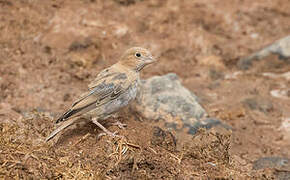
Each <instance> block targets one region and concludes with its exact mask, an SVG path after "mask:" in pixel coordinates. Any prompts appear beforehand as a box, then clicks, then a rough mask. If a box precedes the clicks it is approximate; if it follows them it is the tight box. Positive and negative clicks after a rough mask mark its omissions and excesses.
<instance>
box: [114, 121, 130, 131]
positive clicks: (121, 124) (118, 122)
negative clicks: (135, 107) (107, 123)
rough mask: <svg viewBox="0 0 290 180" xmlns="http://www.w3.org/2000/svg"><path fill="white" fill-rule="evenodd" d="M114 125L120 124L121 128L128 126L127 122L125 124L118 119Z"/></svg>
mask: <svg viewBox="0 0 290 180" xmlns="http://www.w3.org/2000/svg"><path fill="white" fill-rule="evenodd" d="M112 125H114V126H118V127H119V128H120V129H125V127H127V124H123V123H121V122H120V121H116V122H115V123H113V124H112Z"/></svg>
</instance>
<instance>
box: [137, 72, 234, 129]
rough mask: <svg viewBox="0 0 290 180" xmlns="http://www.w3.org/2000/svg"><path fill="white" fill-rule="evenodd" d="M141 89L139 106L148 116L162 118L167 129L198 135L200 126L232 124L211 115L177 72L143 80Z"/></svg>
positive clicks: (138, 110) (156, 118)
mask: <svg viewBox="0 0 290 180" xmlns="http://www.w3.org/2000/svg"><path fill="white" fill-rule="evenodd" d="M140 91H141V92H140V96H139V98H137V103H136V106H135V107H136V110H137V112H138V114H139V115H141V116H142V117H144V119H149V120H152V121H155V122H160V121H162V122H164V125H165V127H167V128H172V129H174V130H177V131H186V132H187V133H189V134H195V133H196V132H197V130H198V128H200V127H203V128H207V129H209V128H211V127H213V126H217V125H221V126H223V127H227V128H228V127H229V126H226V125H224V124H223V123H222V122H221V121H220V120H218V119H214V118H208V114H207V113H206V111H205V110H204V109H203V107H202V106H201V105H200V104H199V102H198V98H197V96H196V95H195V94H194V93H192V92H190V91H189V90H188V89H186V88H185V87H183V86H182V85H181V82H180V81H179V79H178V77H177V75H176V74H173V73H170V74H167V75H164V76H155V77H152V78H150V79H147V80H145V81H142V88H141V90H140Z"/></svg>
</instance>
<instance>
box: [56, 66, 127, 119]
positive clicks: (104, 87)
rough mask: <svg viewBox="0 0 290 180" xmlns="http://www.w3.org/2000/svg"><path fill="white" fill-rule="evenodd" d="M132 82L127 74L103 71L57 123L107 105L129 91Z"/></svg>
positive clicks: (110, 70)
mask: <svg viewBox="0 0 290 180" xmlns="http://www.w3.org/2000/svg"><path fill="white" fill-rule="evenodd" d="M129 86H130V82H128V78H127V75H126V73H120V72H116V71H114V70H112V69H109V70H104V71H102V72H101V73H100V74H99V75H98V76H97V78H96V79H95V80H94V81H93V82H92V83H91V84H89V91H88V92H86V93H85V94H83V95H82V96H81V98H80V99H79V100H77V101H76V102H74V103H73V105H72V107H71V108H70V109H69V110H68V111H66V112H65V113H64V114H63V115H62V116H61V117H60V118H58V119H57V121H56V123H59V122H61V121H65V120H67V119H69V118H71V117H76V116H79V115H82V114H84V113H86V112H88V111H91V110H93V109H95V108H97V107H100V106H101V105H103V104H106V103H108V102H110V101H112V100H114V99H116V98H117V97H119V96H120V95H121V94H122V93H123V92H124V91H126V90H127V89H128V87H129Z"/></svg>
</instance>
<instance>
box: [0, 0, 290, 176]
mask: <svg viewBox="0 0 290 180" xmlns="http://www.w3.org/2000/svg"><path fill="white" fill-rule="evenodd" d="M289 9H290V3H289V1H288V0H276V1H265V0H258V1H252V0H243V1H241V0H223V1H221V0H192V1H190V0H180V1H177V0H164V1H154V0H148V1H145V0H144V1H142V0H115V1H113V0H107V1H100V0H78V1H77V0H73V1H69V0H62V1H60V0H55V1H41V0H30V1H23V0H16V1H9V0H0V92H1V93H0V135H1V136H0V177H1V178H2V177H7V178H8V177H11V178H17V177H19V178H24V177H32V178H35V179H38V178H40V177H41V178H49V179H52V178H56V179H57V178H76V177H78V178H79V179H82V178H88V177H90V178H92V179H96V178H100V179H102V178H108V179H109V178H120V177H123V178H124V179H127V178H132V179H138V178H139V179H145V178H147V179H152V178H155V179H156V178H165V179H168V178H173V177H174V178H179V179H184V178H185V179H187V178H190V177H203V178H205V177H211V178H213V177H215V178H229V179H231V178H234V179H241V178H258V179H262V178H265V179H270V178H274V177H275V173H277V171H278V170H260V171H255V170H252V165H251V164H252V163H253V162H254V160H256V159H258V158H260V157H267V156H282V157H290V151H289V149H290V131H289V120H288V122H287V121H286V120H287V119H286V118H287V117H288V118H289V117H290V101H289V98H290V97H289V96H290V95H289V94H290V93H289V92H290V91H289V90H288V94H287V93H286V95H285V97H284V98H283V97H282V98H277V97H273V96H271V91H273V90H276V89H283V88H284V89H286V90H287V87H289V86H290V81H289V79H288V80H287V78H283V77H278V78H271V77H268V76H265V75H263V73H266V72H267V73H268V72H271V73H278V74H282V73H284V72H289V70H290V65H289V63H287V62H284V61H280V60H278V58H277V57H276V56H274V55H273V56H270V57H268V58H266V59H265V60H263V61H261V62H259V63H256V64H254V67H253V68H251V69H250V70H248V71H246V72H239V71H238V69H237V67H236V63H237V61H238V59H239V58H241V57H244V56H247V55H249V54H250V53H252V52H254V51H256V50H258V49H260V48H262V47H264V46H266V45H268V44H270V43H272V42H273V41H275V40H277V39H279V38H282V37H284V36H286V35H289V33H290V12H289ZM136 45H139V46H144V47H147V48H149V49H151V50H152V53H153V54H154V55H155V56H157V57H158V61H159V62H158V63H157V64H156V65H155V66H152V67H151V68H147V69H146V70H145V72H144V73H143V76H142V78H148V77H150V76H154V75H163V74H166V73H169V72H174V73H176V74H177V75H178V76H179V77H180V79H182V81H183V84H184V86H186V87H187V88H189V89H190V90H191V91H193V92H195V93H196V94H197V95H198V96H199V97H200V99H201V103H202V105H203V106H204V107H205V108H206V110H207V111H208V112H209V114H210V115H212V116H214V117H218V118H220V119H221V120H223V121H224V122H225V123H227V124H229V125H231V126H232V128H233V130H232V133H230V132H224V131H223V130H218V131H217V130H215V129H213V130H211V131H207V132H205V131H204V130H200V132H199V133H198V134H197V135H196V136H195V137H193V138H191V137H190V138H187V139H190V140H186V141H185V140H183V139H175V138H174V137H175V134H174V132H173V131H171V130H168V131H167V130H166V129H160V128H158V127H156V126H155V125H154V124H153V123H152V122H150V121H148V120H143V121H141V120H140V119H139V118H138V116H137V115H135V114H132V113H130V112H125V113H124V114H123V116H122V118H121V119H122V121H123V122H125V123H127V124H128V127H127V129H125V130H120V134H122V135H124V136H125V137H126V138H125V139H110V138H109V137H102V138H99V139H98V138H96V137H97V134H98V133H99V132H100V131H99V130H98V128H97V127H96V126H94V125H93V124H86V125H80V126H77V127H76V128H74V129H70V130H68V131H66V132H65V133H64V134H63V135H62V136H61V137H60V138H59V139H58V140H57V141H56V142H53V143H49V144H45V143H43V138H44V137H45V136H47V135H48V133H49V132H50V131H51V130H52V129H53V118H54V117H55V115H58V114H59V113H61V112H62V111H63V110H64V109H65V108H67V107H68V106H69V105H70V104H71V103H72V101H73V100H74V99H75V96H77V95H79V94H80V93H81V92H82V91H84V90H85V89H86V84H87V83H88V82H89V81H90V80H92V79H93V77H94V76H95V75H96V74H97V73H98V72H99V71H100V70H101V69H103V68H104V67H107V66H110V65H111V64H113V63H114V62H116V60H117V58H118V56H119V55H120V54H121V53H122V52H123V51H124V50H125V49H127V48H128V47H131V46H136ZM237 72H238V73H237ZM161 128H162V127H161ZM109 129H111V130H116V127H113V126H109Z"/></svg>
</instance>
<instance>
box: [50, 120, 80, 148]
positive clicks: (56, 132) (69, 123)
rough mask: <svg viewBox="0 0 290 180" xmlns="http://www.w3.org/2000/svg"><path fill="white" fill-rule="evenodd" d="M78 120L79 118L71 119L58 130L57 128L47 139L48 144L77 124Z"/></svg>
mask: <svg viewBox="0 0 290 180" xmlns="http://www.w3.org/2000/svg"><path fill="white" fill-rule="evenodd" d="M77 120H78V118H74V119H70V120H68V121H64V122H63V123H62V124H61V125H60V126H59V127H58V128H56V129H55V130H54V131H53V132H52V133H51V134H50V135H49V136H48V137H47V138H46V140H45V141H46V142H48V141H49V140H51V139H52V138H53V137H54V136H56V135H57V134H58V133H59V132H60V131H62V130H64V129H66V128H67V127H69V126H71V125H72V124H73V123H75V122H76V121H77Z"/></svg>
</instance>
